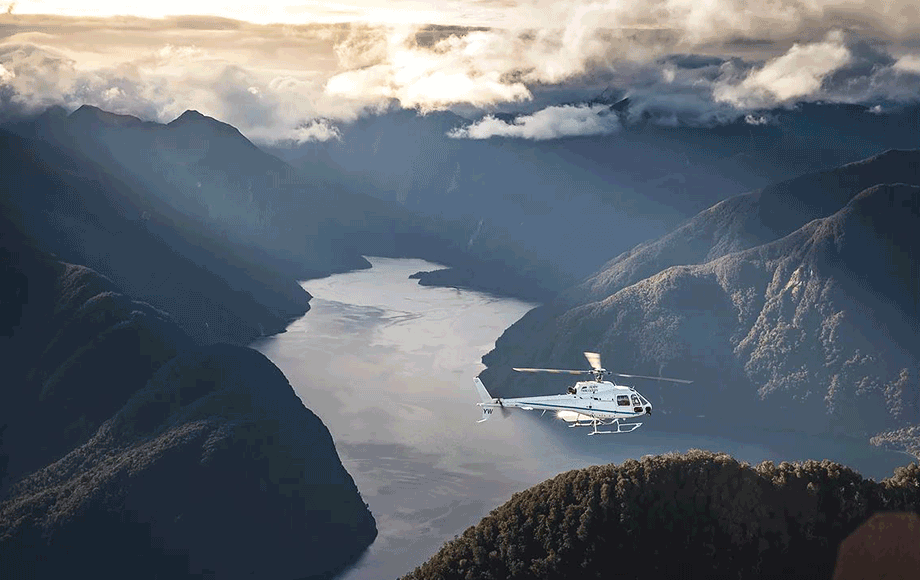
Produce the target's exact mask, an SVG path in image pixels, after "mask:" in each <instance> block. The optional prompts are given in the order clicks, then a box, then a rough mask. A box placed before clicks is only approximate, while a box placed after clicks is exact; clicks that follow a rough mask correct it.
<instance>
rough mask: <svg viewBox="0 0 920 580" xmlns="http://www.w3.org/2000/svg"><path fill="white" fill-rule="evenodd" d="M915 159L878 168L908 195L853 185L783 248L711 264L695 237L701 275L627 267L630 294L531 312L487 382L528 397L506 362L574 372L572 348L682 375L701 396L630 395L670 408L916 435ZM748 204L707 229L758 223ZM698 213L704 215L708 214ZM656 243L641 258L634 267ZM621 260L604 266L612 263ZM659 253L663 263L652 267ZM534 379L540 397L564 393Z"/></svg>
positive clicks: (494, 356)
mask: <svg viewBox="0 0 920 580" xmlns="http://www.w3.org/2000/svg"><path fill="white" fill-rule="evenodd" d="M918 153H920V151H915V152H901V153H895V154H893V156H892V154H890V153H889V154H886V155H884V156H882V157H881V159H888V160H890V159H892V158H897V157H899V158H900V162H899V164H900V165H902V168H901V173H902V174H903V173H905V172H906V174H907V176H906V177H907V178H910V179H911V180H913V181H914V183H912V184H876V185H873V186H870V187H868V188H865V189H863V190H862V191H860V192H859V193H858V194H856V195H853V196H852V197H850V199H849V200H848V201H847V202H846V204H845V205H844V206H843V207H841V208H839V209H838V210H837V211H835V212H834V213H833V214H831V215H829V216H826V217H820V218H816V219H814V220H811V221H808V222H807V223H805V224H804V225H801V226H799V228H798V229H796V230H795V231H792V232H791V233H788V234H786V235H785V236H783V237H781V238H779V239H774V240H772V241H769V242H767V243H762V244H759V245H754V246H753V247H749V248H747V249H743V250H740V251H735V252H732V253H726V254H723V255H720V256H718V257H716V258H715V259H709V257H710V255H709V253H710V252H712V251H713V248H719V247H720V246H719V244H718V243H713V242H712V240H713V239H714V238H713V237H712V236H711V235H710V234H709V233H707V234H706V235H704V236H702V238H703V239H704V240H709V242H708V243H704V244H702V245H700V246H698V247H696V248H695V252H696V256H700V258H699V259H700V262H699V263H689V264H688V263H684V264H681V263H677V264H673V265H670V264H669V265H665V266H664V267H662V268H661V269H659V267H658V264H656V263H655V262H652V264H651V265H649V264H647V263H643V262H642V261H641V260H637V261H636V263H637V264H638V265H639V266H641V267H647V268H648V271H650V272H652V274H650V275H647V276H646V275H644V273H643V274H642V275H638V276H635V277H636V278H638V280H636V281H633V280H629V279H628V275H630V274H632V272H631V271H629V270H625V269H624V270H623V271H622V272H625V274H626V275H627V276H626V277H625V279H627V280H628V281H629V282H630V283H629V284H623V283H613V284H609V285H608V286H607V287H609V288H611V289H612V291H611V293H610V294H606V291H600V292H596V299H595V295H593V294H592V293H591V290H596V288H597V286H595V287H591V286H588V290H587V291H586V290H585V288H577V289H575V290H572V291H570V292H569V293H568V294H567V295H566V296H565V297H564V298H561V299H559V300H557V301H556V302H555V303H553V304H552V305H550V306H545V307H542V308H538V309H535V310H534V311H531V312H530V313H528V314H527V315H525V316H524V317H523V318H522V319H521V320H520V321H518V322H517V323H516V324H515V325H513V326H512V327H510V328H509V329H508V330H506V332H505V333H504V334H503V335H502V337H500V338H499V340H498V341H496V348H495V350H493V351H492V352H490V353H489V354H487V355H486V356H485V357H483V362H484V363H485V364H486V365H487V367H488V369H487V370H486V371H484V372H483V374H482V375H481V376H482V377H483V380H484V382H486V383H487V384H489V385H490V389H491V388H494V390H495V391H496V392H497V394H500V395H503V396H520V395H524V394H530V393H533V392H534V391H533V389H534V388H535V387H534V386H533V385H534V384H535V382H536V381H534V380H532V379H531V380H530V382H529V384H528V382H527V379H526V378H525V377H516V376H512V375H513V373H511V372H510V367H511V366H541V367H547V366H549V367H553V366H559V367H561V368H571V364H572V363H571V361H572V360H576V359H577V357H578V356H579V354H580V352H581V351H582V350H597V351H598V352H601V353H616V355H615V356H616V358H617V359H618V360H627V359H628V360H630V361H633V366H637V367H639V368H631V369H629V371H628V372H638V373H642V374H650V375H656V374H661V375H665V376H681V377H687V376H688V375H689V376H690V378H695V379H696V380H697V381H698V382H703V383H706V384H708V385H709V386H708V387H707V390H706V391H704V392H702V393H700V392H699V391H698V389H694V390H693V391H694V392H693V394H692V395H691V394H686V393H683V394H682V392H680V391H677V390H675V391H671V390H668V391H667V396H666V397H664V395H665V392H664V391H660V389H659V388H658V387H655V386H650V387H647V388H646V387H645V386H644V385H642V386H641V387H642V390H643V392H646V393H651V395H652V396H653V397H654V396H657V397H664V398H666V399H667V401H668V406H669V407H672V408H687V407H688V406H689V407H690V408H692V407H693V406H694V405H696V406H699V405H700V400H703V401H707V403H706V407H707V414H713V413H715V414H718V415H725V416H727V417H734V416H735V415H737V412H738V411H740V410H744V412H745V415H747V414H750V413H754V412H755V411H756V413H757V414H758V415H761V416H763V415H764V414H766V415H768V416H771V417H776V421H778V422H779V423H781V424H783V425H788V426H790V427H792V428H800V429H806V430H809V431H812V430H818V431H821V430H824V429H832V430H835V431H839V430H841V429H843V430H846V431H849V432H850V433H852V434H859V435H860V436H863V437H867V438H868V437H871V436H873V435H875V434H879V433H880V432H883V431H888V430H890V429H898V428H902V427H907V426H909V425H911V424H914V423H916V422H917V421H918V420H920V417H918V416H917V415H918V413H917V409H918V408H920V401H918V400H916V399H917V398H918V397H917V391H920V386H918V384H917V383H918V377H917V376H916V373H915V372H913V371H911V369H916V368H917V366H918V364H917V363H918V360H920V356H918V353H917V352H916V351H915V349H914V348H913V347H912V346H911V345H913V344H916V341H917V339H918V338H920V324H918V311H917V308H918V302H920V271H918V268H917V266H916V261H915V260H914V261H911V258H910V256H916V255H918V254H920V248H918V247H917V241H916V240H915V236H913V235H912V234H913V232H914V231H916V227H917V226H918V223H920V215H918V210H917V205H916V204H918V203H920V193H918V192H920V187H918V184H920V172H917V169H916V168H917V166H916V165H914V163H915V160H916V158H917V154H918ZM870 165H871V164H870ZM853 167H857V168H858V166H853ZM853 167H849V169H848V170H852V169H853ZM832 173H833V172H832ZM914 176H916V177H914ZM807 181H808V180H807V179H806V182H807ZM862 184H863V183H862V182H860V181H855V182H851V183H849V185H847V187H851V188H856V187H859V186H861V185H862ZM841 189H842V190H843V189H845V188H841ZM818 193H820V192H818ZM765 197H766V196H765V195H763V194H762V193H761V194H760V195H759V200H760V201H763V199H764V198H765ZM757 200H758V195H757V194H748V195H746V196H739V197H736V198H732V199H730V200H726V201H725V202H722V203H721V204H719V206H717V208H718V209H721V210H724V209H726V208H729V209H730V210H732V211H727V212H725V215H724V216H722V217H723V219H722V221H721V222H716V223H720V224H724V223H726V220H728V221H731V220H733V219H737V218H739V215H740V216H741V219H742V221H743V220H745V219H748V218H749V217H750V216H752V215H753V216H754V217H755V218H756V220H758V221H760V222H761V223H762V222H763V221H764V220H762V219H761V212H760V211H755V210H759V209H761V208H758V207H757V206H756V204H754V203H752V202H753V201H757ZM828 200H830V201H828ZM739 201H741V202H744V203H738V202H739ZM838 201H839V198H834V196H830V197H828V198H826V199H824V200H822V202H826V203H833V204H836V203H838ZM802 210H803V211H801V212H799V213H797V214H796V215H795V216H794V218H795V220H797V221H799V222H801V221H804V220H805V219H807V218H808V217H810V215H809V214H808V211H809V209H808V207H807V206H805V205H803V206H802ZM707 212H709V213H708V214H707ZM707 212H703V214H701V215H703V216H704V217H706V216H707V215H709V216H711V215H712V214H713V212H712V211H711V210H707ZM733 212H735V213H733ZM764 215H766V216H768V217H775V215H776V213H769V212H768V213H766V214H764ZM790 215H791V214H790ZM698 217H699V216H698ZM780 217H781V218H782V219H779V220H776V221H775V222H774V223H775V224H779V225H780V226H782V227H771V228H769V229H767V228H764V231H763V235H764V237H770V236H774V235H776V233H777V232H781V231H782V229H783V228H786V229H788V227H789V224H790V223H791V222H790V221H789V219H788V218H789V215H781V216H780ZM691 223H692V220H691ZM685 229H686V226H685ZM680 231H681V230H678V232H680ZM713 231H715V230H713ZM755 233H756V232H755ZM707 236H709V237H707ZM672 239H673V238H672ZM653 245H654V244H649V245H646V246H639V247H638V248H637V252H636V254H635V255H640V254H641V251H642V250H646V251H647V248H648V247H649V246H653ZM684 245H685V246H686V244H684ZM676 246H680V244H676ZM721 247H727V245H724V244H723V245H722V246H721ZM715 253H717V254H719V253H721V252H720V251H716V252H715ZM624 256H625V257H626V258H628V257H629V254H625V255H621V256H619V257H618V258H617V259H615V260H613V261H612V262H611V263H608V264H613V265H614V266H617V265H620V264H622V262H623V258H624ZM660 256H664V257H665V258H672V257H673V256H671V255H669V254H666V253H665V252H661V253H660V254H653V255H652V257H653V258H654V257H660ZM673 261H678V262H679V260H673ZM685 261H688V260H685ZM622 272H621V273H622ZM621 279H622V278H621ZM590 282H591V281H590V280H589V283H590ZM620 286H622V287H620ZM585 296H587V297H586V298H585ZM610 357H611V355H605V359H607V360H608V363H607V365H608V366H611V367H612V366H614V365H613V364H611V363H610V362H609V360H610ZM617 366H618V367H619V366H624V365H622V363H619V362H618V363H617ZM540 382H541V383H543V384H544V387H543V389H547V388H548V387H547V386H546V385H550V384H556V383H559V385H561V380H560V381H556V382H552V380H551V379H543V380H541V381H540ZM492 385H494V387H493V386H492ZM559 385H557V386H559ZM541 392H542V391H541ZM701 394H702V395H703V399H699V396H700V395H701ZM717 401H718V402H717ZM680 420H681V419H680V417H679V416H674V415H673V414H672V415H670V416H669V417H668V421H669V422H674V421H678V422H680ZM743 421H744V419H742V420H741V424H743ZM733 424H734V423H733ZM725 428H729V429H731V428H734V427H728V426H726V427H725Z"/></svg>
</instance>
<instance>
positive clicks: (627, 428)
mask: <svg viewBox="0 0 920 580" xmlns="http://www.w3.org/2000/svg"><path fill="white" fill-rule="evenodd" d="M620 421H621V419H612V420H610V421H603V420H601V419H594V420H593V421H576V422H574V423H572V424H571V425H569V427H593V428H594V430H593V431H591V432H590V433H588V435H600V434H604V433H631V432H633V431H635V430H636V429H638V428H639V427H641V426H642V423H620ZM598 425H601V426H610V425H616V431H613V430H611V431H598V430H597V426H598Z"/></svg>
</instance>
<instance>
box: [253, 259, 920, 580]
mask: <svg viewBox="0 0 920 580" xmlns="http://www.w3.org/2000/svg"><path fill="white" fill-rule="evenodd" d="M368 259H369V260H370V261H371V263H372V264H373V268H371V269H369V270H362V271H358V272H350V273H347V274H338V275H335V276H331V277H328V278H324V279H320V280H311V281H309V282H305V283H303V287H304V288H306V290H307V291H308V292H310V294H312V295H313V299H312V300H311V301H310V305H311V310H310V312H308V313H307V314H306V316H304V317H303V318H301V319H300V320H297V321H296V322H294V323H293V324H291V326H289V327H288V329H287V332H285V333H283V334H280V335H277V336H274V337H270V338H266V339H262V340H260V341H258V342H256V343H255V344H253V345H252V346H253V348H255V349H257V350H259V351H260V352H262V353H264V354H265V355H266V356H268V357H269V358H270V359H271V360H272V361H273V362H274V363H275V364H276V365H277V366H278V367H279V368H280V369H281V370H282V371H283V372H284V374H285V376H287V378H288V380H289V381H290V383H291V385H292V386H293V387H294V390H295V391H296V392H297V394H298V396H299V397H300V398H301V400H302V401H303V402H304V404H305V405H306V406H307V407H308V408H310V409H311V410H313V411H314V412H315V413H316V414H317V415H319V417H320V418H321V419H322V420H323V422H324V423H325V424H326V426H327V427H328V428H329V431H330V432H331V433H332V437H333V439H334V440H335V442H336V448H337V449H338V452H339V456H340V457H341V459H342V463H343V464H344V465H345V468H346V469H347V470H348V471H349V473H351V475H352V477H353V478H354V479H355V483H356V484H357V486H358V489H359V490H360V491H361V494H362V496H363V497H364V500H365V501H366V502H367V503H368V504H369V505H370V509H371V511H372V512H373V514H374V517H375V518H376V520H377V527H378V529H379V535H378V537H377V540H376V541H375V542H374V544H373V545H372V546H371V547H370V549H369V550H368V551H367V552H366V553H365V555H364V557H363V558H362V559H361V560H360V561H359V562H358V563H357V564H356V565H355V566H354V567H353V568H351V569H350V570H348V571H347V572H345V573H344V574H343V575H342V576H341V577H340V579H341V580H365V579H366V580H379V579H386V578H398V577H399V576H402V575H403V574H406V573H408V572H410V571H411V570H413V569H414V568H415V567H416V566H418V565H419V564H421V563H422V562H424V561H425V560H427V559H428V558H429V557H430V556H431V555H433V554H434V553H435V552H437V550H438V549H439V548H440V546H441V545H442V544H443V543H444V542H445V541H447V540H449V539H452V538H453V537H454V536H455V535H458V534H460V533H462V532H463V531H464V530H465V529H466V528H467V527H469V526H471V525H474V524H476V523H477V522H478V521H479V520H480V519H481V518H482V517H483V516H485V515H486V514H488V513H489V511H490V510H492V509H493V508H495V507H497V506H499V505H500V504H502V503H504V502H505V501H507V500H508V499H509V498H510V497H511V494H512V493H514V492H516V491H521V490H523V489H526V488H528V487H530V486H532V485H534V484H536V483H539V482H541V481H544V480H545V479H547V478H550V477H552V476H554V475H556V474H558V473H560V472H563V471H567V470H570V469H576V468H581V467H586V466H589V465H597V464H605V463H620V462H622V461H624V460H625V459H628V458H640V457H642V456H643V455H647V454H658V453H665V452H668V451H681V452H682V451H686V450H687V449H691V448H701V449H711V450H713V451H725V452H727V453H730V454H732V455H733V456H735V457H737V458H738V459H740V460H744V461H748V462H751V463H759V462H760V461H763V460H772V461H775V462H777V463H778V462H780V461H786V460H789V461H793V460H802V459H807V458H824V457H827V458H829V459H833V460H835V461H840V462H843V463H847V464H848V465H851V466H853V467H854V468H857V469H859V470H860V471H861V473H863V474H864V475H866V476H870V477H875V478H876V479H880V478H881V477H886V476H888V475H890V474H891V472H892V470H893V469H894V467H895V466H897V465H901V464H904V463H906V462H907V460H906V458H905V457H904V456H903V455H899V454H895V453H883V452H880V451H879V450H877V449H870V448H868V447H859V448H856V449H854V448H851V447H848V446H846V445H844V444H842V443H840V442H836V441H834V440H832V439H825V440H812V439H805V438H803V437H801V436H796V435H787V436H785V437H786V439H787V440H786V441H785V442H784V443H783V444H781V445H780V447H782V448H777V446H776V445H775V444H774V445H773V448H772V449H768V448H765V447H762V446H759V445H757V444H752V443H744V442H737V441H732V440H729V439H724V438H717V437H707V436H702V435H687V434H674V433H667V432H665V431H664V430H663V429H666V428H667V426H666V425H665V424H660V425H655V423H656V422H659V423H660V422H662V421H666V420H667V419H666V416H662V415H661V414H659V415H657V418H655V417H654V416H653V417H652V418H650V419H649V420H648V421H646V423H645V425H643V427H642V428H640V429H639V430H638V431H636V432H635V433H632V434H629V435H604V436H594V437H588V436H587V435H586V433H587V431H586V430H584V429H569V428H568V427H566V426H565V424H563V423H561V422H560V421H558V420H555V419H552V418H551V417H550V414H549V413H547V415H546V416H545V417H542V418H541V417H540V415H539V414H538V413H528V412H526V411H519V412H517V413H515V414H514V415H512V416H511V417H508V418H506V419H502V418H501V417H500V416H498V415H496V416H493V418H492V419H490V420H489V421H487V422H485V423H481V424H477V423H476V421H477V420H478V419H479V418H480V417H481V414H480V411H479V409H478V407H476V402H478V400H479V399H478V396H477V395H476V391H475V389H474V387H473V383H472V380H473V377H475V376H476V375H478V374H479V373H480V372H481V371H482V370H483V369H484V368H485V367H483V366H482V364H480V362H479V361H480V359H481V357H482V356H483V355H484V354H485V353H486V352H488V351H489V350H491V349H492V347H493V346H494V344H495V340H496V339H497V338H498V337H499V336H500V335H501V333H502V332H503V331H504V329H505V328H507V327H508V326H510V325H511V324H513V323H514V322H515V321H516V320H518V319H519V318H520V317H521V316H523V315H524V314H525V313H526V312H527V311H528V310H529V309H531V308H533V307H534V306H535V304H530V303H526V302H522V301H519V300H514V299H509V298H498V297H495V296H491V295H488V294H483V293H480V292H474V291H468V290H456V289H452V288H433V287H426V286H420V285H418V283H417V281H416V280H410V279H408V276H409V275H410V274H412V273H414V272H418V271H420V270H432V269H436V268H437V267H438V265H436V264H432V263H430V262H425V261H422V260H411V259H391V258H368ZM588 347H590V345H586V350H588ZM574 362H576V361H573V363H574ZM486 386H487V387H488V385H486ZM746 439H748V440H751V439H752V437H747V438H746ZM754 440H756V438H754ZM771 440H773V438H771Z"/></svg>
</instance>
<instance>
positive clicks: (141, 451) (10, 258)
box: [0, 215, 377, 580]
mask: <svg viewBox="0 0 920 580" xmlns="http://www.w3.org/2000/svg"><path fill="white" fill-rule="evenodd" d="M0 368H2V373H3V374H2V381H0V382H2V385H3V388H2V389H0V437H2V439H0V578H30V579H46V578H47V579H57V578H64V577H70V576H73V575H79V576H88V577H93V578H100V579H113V580H114V579H116V578H144V579H146V578H149V579H153V578H170V579H174V578H176V579H178V578H201V577H216V578H221V579H224V578H227V579H235V578H240V579H242V578H246V579H248V578H253V577H258V578H277V579H285V580H289V579H293V578H304V577H329V576H331V575H332V574H334V573H335V572H336V571H338V570H341V569H342V568H343V567H344V566H347V565H349V564H350V563H352V562H354V560H355V559H356V558H357V557H358V556H359V555H360V553H361V552H362V551H363V550H364V549H366V547H367V546H368V545H370V543H371V542H372V541H373V539H374V538H375V537H376V533H377V532H376V527H375V522H374V519H373V517H372V515H371V514H370V512H369V510H368V509H367V506H366V504H365V503H364V502H363V500H362V498H361V496H360V494H359V493H358V490H357V488H356V487H355V484H354V481H353V480H352V478H351V476H350V475H349V474H348V473H347V472H346V470H345V469H344V467H343V466H342V464H341V461H340V460H339V457H338V454H337V453H336V450H335V446H334V443H333V440H332V437H331V436H330V434H329V431H328V429H327V428H326V426H325V425H323V423H322V421H321V420H320V419H319V418H318V417H317V416H316V415H314V414H313V413H312V412H311V411H310V410H308V409H306V408H305V407H304V406H303V404H302V403H301V401H300V400H299V399H298V398H297V396H296V395H295V394H294V392H293V390H292V388H291V386H290V384H289V383H288V381H287V380H286V379H285V377H284V375H283V374H282V373H281V371H279V370H278V368H277V367H275V366H274V365H273V364H272V363H271V362H270V361H269V360H268V359H267V358H265V357H264V356H263V355H261V354H260V353H258V352H256V351H254V350H252V349H249V348H245V347H240V346H233V345H227V344H216V345H209V346H201V345H199V346H196V345H194V344H193V342H192V340H191V339H190V338H189V337H188V336H187V335H186V334H184V333H183V332H182V330H181V328H180V327H179V326H178V325H177V324H176V322H175V321H174V320H173V319H172V318H171V317H170V316H169V315H168V314H167V313H165V312H162V311H159V310H157V309H155V308H153V307H151V306H150V305H148V304H145V303H142V302H137V301H134V300H131V299H130V298H129V297H127V296H126V295H124V294H122V293H120V292H119V289H118V287H117V286H116V285H115V284H114V283H113V282H112V281H110V280H109V279H107V278H105V277H103V276H101V275H99V274H98V273H97V272H95V271H94V270H92V269H90V268H86V267H84V266H78V265H74V264H67V263H63V262H61V261H59V260H56V259H55V258H54V257H53V256H50V255H49V254H47V253H44V252H42V251H40V250H38V249H36V248H35V247H34V245H33V243H32V242H30V241H29V240H28V239H27V238H26V237H24V236H22V235H21V234H20V233H19V232H17V231H16V229H15V228H14V227H13V226H12V224H11V223H10V222H8V221H7V220H6V219H5V216H2V215H0ZM254 575H255V576H254Z"/></svg>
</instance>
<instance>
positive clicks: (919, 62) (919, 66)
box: [892, 54, 920, 75]
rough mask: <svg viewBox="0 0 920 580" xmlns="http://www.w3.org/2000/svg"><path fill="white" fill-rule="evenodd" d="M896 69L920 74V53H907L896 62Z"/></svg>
mask: <svg viewBox="0 0 920 580" xmlns="http://www.w3.org/2000/svg"><path fill="white" fill-rule="evenodd" d="M892 68H894V70H896V71H899V72H905V73H912V74H915V75H920V54H905V55H904V56H902V57H901V58H899V59H898V61H897V62H895V63H894V66H893V67H892Z"/></svg>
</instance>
